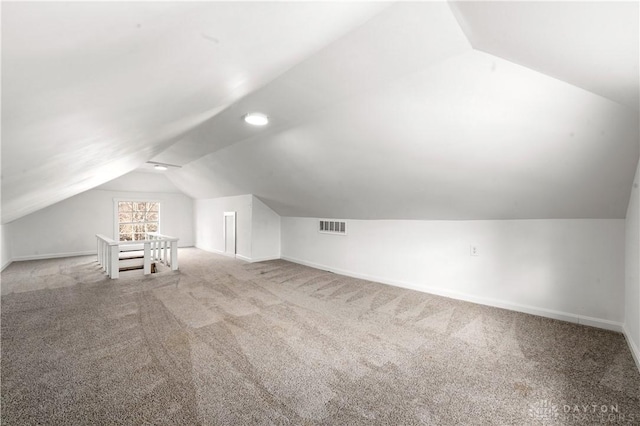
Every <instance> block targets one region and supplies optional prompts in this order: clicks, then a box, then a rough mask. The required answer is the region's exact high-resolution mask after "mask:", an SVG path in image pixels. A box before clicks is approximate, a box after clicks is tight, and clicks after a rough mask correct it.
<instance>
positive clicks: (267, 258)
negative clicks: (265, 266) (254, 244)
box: [236, 254, 280, 263]
mask: <svg viewBox="0 0 640 426" xmlns="http://www.w3.org/2000/svg"><path fill="white" fill-rule="evenodd" d="M236 257H237V258H238V259H241V260H244V261H245V262H249V263H256V262H266V261H267V260H278V259H280V256H271V257H258V258H253V257H246V256H242V255H240V254H236Z"/></svg>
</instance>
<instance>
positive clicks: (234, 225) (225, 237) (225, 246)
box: [222, 212, 238, 258]
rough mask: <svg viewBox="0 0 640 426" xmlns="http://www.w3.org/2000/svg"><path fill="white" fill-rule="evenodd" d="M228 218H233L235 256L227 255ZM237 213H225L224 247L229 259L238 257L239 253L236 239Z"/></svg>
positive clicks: (223, 226)
mask: <svg viewBox="0 0 640 426" xmlns="http://www.w3.org/2000/svg"><path fill="white" fill-rule="evenodd" d="M227 217H233V236H232V237H233V254H229V253H227ZM236 228H237V225H236V212H224V216H223V217H222V241H223V245H224V250H223V252H224V255H225V256H229V257H234V258H235V257H236V254H237V253H238V239H237V238H236Z"/></svg>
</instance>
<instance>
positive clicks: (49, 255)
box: [11, 250, 97, 262]
mask: <svg viewBox="0 0 640 426" xmlns="http://www.w3.org/2000/svg"><path fill="white" fill-rule="evenodd" d="M89 255H94V256H96V255H97V252H96V251H95V250H88V251H74V252H67V253H47V254H34V255H28V256H16V257H14V258H13V259H11V260H12V261H13V262H22V261H24V260H42V259H57V258H59V257H75V256H89Z"/></svg>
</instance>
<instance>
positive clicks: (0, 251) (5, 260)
mask: <svg viewBox="0 0 640 426" xmlns="http://www.w3.org/2000/svg"><path fill="white" fill-rule="evenodd" d="M0 240H1V241H2V246H1V247H0V258H1V259H2V264H1V265H0V271H4V270H5V269H6V268H7V267H8V266H9V265H11V263H12V262H13V236H12V235H11V224H3V225H0Z"/></svg>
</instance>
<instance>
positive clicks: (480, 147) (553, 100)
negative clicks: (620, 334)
mask: <svg viewBox="0 0 640 426" xmlns="http://www.w3.org/2000/svg"><path fill="white" fill-rule="evenodd" d="M8 5H9V7H7V4H4V5H3V17H2V23H3V45H2V47H3V49H2V55H3V56H2V60H3V63H2V72H3V76H2V89H3V94H2V96H3V99H2V101H3V117H2V118H3V131H2V137H3V139H2V168H3V170H2V174H3V182H2V190H3V194H2V197H3V199H2V207H3V212H2V218H3V221H4V222H6V221H10V220H13V219H15V218H17V217H20V216H21V215H24V214H27V213H29V212H31V211H34V210H35V209H38V208H41V207H44V206H45V205H48V204H51V203H53V202H56V201H59V200H61V199H63V198H66V197H68V196H71V195H74V193H78V192H80V191H83V190H86V189H89V188H91V187H95V186H96V185H99V184H102V183H104V182H106V181H109V180H111V179H113V178H115V177H117V176H120V175H122V174H124V173H126V172H129V171H131V170H132V169H135V168H137V167H141V166H142V164H143V163H144V162H145V161H147V160H154V161H160V162H168V163H172V164H178V165H182V166H183V167H182V168H181V169H173V170H170V171H168V172H167V177H169V179H170V180H171V181H172V182H173V183H174V184H175V185H176V186H177V187H178V188H180V189H181V190H182V191H183V192H185V193H187V194H189V195H191V196H193V197H195V198H210V197H220V196H231V195H240V194H246V193H252V194H255V195H257V196H258V197H260V198H261V199H262V200H263V201H265V202H266V203H267V204H269V206H270V207H271V208H273V209H274V210H276V211H277V212H278V213H280V214H281V215H290V216H323V217H341V218H377V219H393V218H398V219H512V218H582V217H584V218H590V217H594V218H595V217H602V218H604V217H607V218H621V217H624V215H625V212H626V206H627V201H628V198H629V193H630V190H631V184H632V180H633V173H634V171H635V166H636V163H637V160H638V151H639V150H638V141H639V136H638V75H637V74H638V3H633V2H626V3H615V2H603V3H575V2H571V3H556V2H547V3H542V2H535V3H525V2H513V3H511V2H496V3H489V2H475V3H469V4H467V3H452V4H448V3H445V2H427V3H398V4H393V5H387V4H381V3H356V4H350V3H343V2H341V3H295V4H289V3H260V4H251V3H212V4H209V3H204V4H203V3H195V4H186V5H185V4H182V5H177V4H173V3H160V4H156V3H140V4H138V3H136V4H128V3H110V4H109V6H108V5H107V4H102V5H101V6H99V7H98V6H92V5H93V4H82V3H66V4H64V5H62V4H56V3H53V4H45V5H43V4H38V5H30V4H26V5H25V4H19V5H18V4H13V3H10V4H8ZM94 7H96V8H97V9H94ZM52 35H55V36H56V37H52ZM253 110H259V111H263V112H265V113H267V114H268V115H269V116H270V118H271V123H270V124H269V125H268V126H266V127H264V128H251V127H249V126H247V125H245V124H244V123H243V122H242V121H241V117H242V116H243V115H244V114H245V113H247V112H249V111H253Z"/></svg>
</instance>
